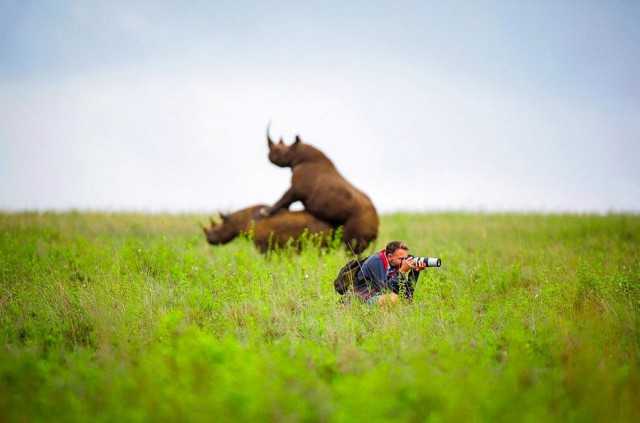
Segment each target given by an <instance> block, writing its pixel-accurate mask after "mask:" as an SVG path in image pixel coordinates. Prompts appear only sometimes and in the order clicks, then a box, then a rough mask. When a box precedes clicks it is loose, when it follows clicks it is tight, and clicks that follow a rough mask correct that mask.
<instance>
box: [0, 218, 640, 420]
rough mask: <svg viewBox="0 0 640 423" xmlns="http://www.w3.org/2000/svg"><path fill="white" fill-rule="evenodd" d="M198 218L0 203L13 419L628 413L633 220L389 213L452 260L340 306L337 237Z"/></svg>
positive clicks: (8, 413) (2, 301)
mask: <svg viewBox="0 0 640 423" xmlns="http://www.w3.org/2000/svg"><path fill="white" fill-rule="evenodd" d="M204 220H206V219H205V218H204V217H203V216H194V215H181V216H175V215H136V214H107V213H79V212H69V213H15V214H0V276H1V278H2V283H1V284H0V341H1V342H2V345H1V348H0V420H1V421H42V420H44V421H46V420H56V421H74V422H76V421H89V420H91V421H95V420H98V421H116V420H117V421H210V420H220V421H229V420H231V421H335V422H342V421H362V420H369V421H390V420H391V421H460V420H465V421H633V420H634V419H635V418H636V416H637V415H638V414H639V413H640V406H639V405H638V402H637V398H640V371H639V369H640V316H639V314H638V311H639V309H640V218H639V217H638V216H634V215H607V216H592V215H539V214H467V213H434V214H393V215H386V216H382V220H381V233H380V236H379V239H378V241H377V242H376V245H373V246H372V247H371V248H370V250H369V253H372V252H374V251H379V250H381V249H382V248H383V247H384V245H385V244H386V242H387V241H390V240H393V239H401V240H403V241H405V242H407V243H408V244H409V246H410V247H411V253H413V254H415V255H422V256H426V255H429V256H438V257H441V258H442V262H443V267H441V268H436V269H427V270H426V271H425V272H423V274H422V275H421V277H420V281H419V283H418V287H417V290H416V293H415V297H414V301H413V303H410V304H409V303H406V302H401V303H400V304H399V305H398V306H396V307H395V308H394V309H393V310H391V311H386V310H384V309H381V308H378V307H370V306H366V305H363V304H361V303H359V302H357V301H354V302H346V303H344V302H341V301H339V299H340V297H339V296H338V295H337V294H336V293H335V292H334V290H333V279H334V278H335V276H336V274H337V272H338V270H339V269H340V267H341V266H342V265H343V264H344V263H345V262H346V261H347V260H348V258H349V256H350V254H349V253H348V252H346V251H345V250H344V249H343V247H341V246H340V243H339V241H338V240H339V233H338V234H336V238H334V240H333V241H332V242H330V243H329V244H330V246H329V247H326V248H320V247H319V246H318V242H317V240H316V239H313V238H312V237H305V238H303V240H302V241H301V244H302V245H290V246H288V247H286V248H284V249H280V250H277V251H274V252H272V253H269V254H266V255H262V254H260V253H259V252H258V251H257V250H256V249H255V248H254V246H253V244H252V242H251V236H250V234H248V235H247V236H245V237H241V238H238V239H236V240H235V241H234V242H232V243H230V244H227V245H223V246H217V247H211V246H209V245H208V244H207V243H206V242H205V239H204V237H203V236H202V235H201V230H200V229H199V227H198V222H200V221H204Z"/></svg>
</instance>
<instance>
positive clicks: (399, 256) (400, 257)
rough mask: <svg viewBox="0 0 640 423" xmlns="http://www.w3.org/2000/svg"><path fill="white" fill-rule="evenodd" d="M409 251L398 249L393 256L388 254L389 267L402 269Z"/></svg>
mask: <svg viewBox="0 0 640 423" xmlns="http://www.w3.org/2000/svg"><path fill="white" fill-rule="evenodd" d="M408 254H409V253H407V250H403V249H402V248H398V249H397V250H396V251H395V252H394V253H393V254H387V260H389V265H390V266H391V267H400V265H401V264H402V262H403V261H404V259H406V258H407V255H408Z"/></svg>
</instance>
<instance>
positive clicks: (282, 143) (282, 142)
mask: <svg viewBox="0 0 640 423" xmlns="http://www.w3.org/2000/svg"><path fill="white" fill-rule="evenodd" d="M278 144H280V145H284V141H282V137H280V142H279V143H278Z"/></svg>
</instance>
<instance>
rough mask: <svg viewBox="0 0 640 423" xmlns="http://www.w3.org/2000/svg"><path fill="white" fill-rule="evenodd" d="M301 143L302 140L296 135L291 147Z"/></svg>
mask: <svg viewBox="0 0 640 423" xmlns="http://www.w3.org/2000/svg"><path fill="white" fill-rule="evenodd" d="M301 143H302V139H300V136H299V135H296V140H295V141H294V143H293V145H298V144H301Z"/></svg>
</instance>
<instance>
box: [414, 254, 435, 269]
mask: <svg viewBox="0 0 640 423" xmlns="http://www.w3.org/2000/svg"><path fill="white" fill-rule="evenodd" d="M409 257H411V258H413V262H414V263H415V264H416V266H420V265H422V263H425V264H426V265H427V267H440V265H441V264H442V261H441V260H440V259H439V258H437V257H413V256H409Z"/></svg>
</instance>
